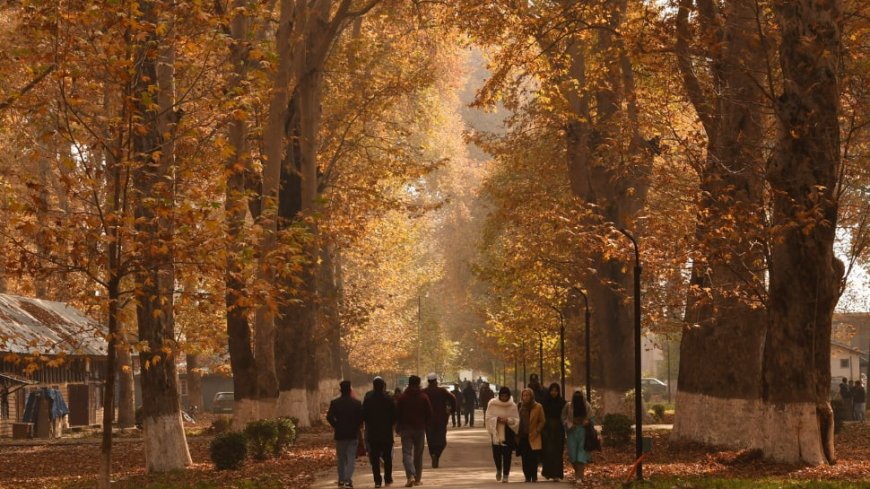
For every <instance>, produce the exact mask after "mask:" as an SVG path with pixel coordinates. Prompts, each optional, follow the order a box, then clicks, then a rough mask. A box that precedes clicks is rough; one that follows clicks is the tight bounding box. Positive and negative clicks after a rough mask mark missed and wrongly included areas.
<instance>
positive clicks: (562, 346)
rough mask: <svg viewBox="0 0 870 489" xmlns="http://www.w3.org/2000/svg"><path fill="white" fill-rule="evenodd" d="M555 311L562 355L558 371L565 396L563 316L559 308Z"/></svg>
mask: <svg viewBox="0 0 870 489" xmlns="http://www.w3.org/2000/svg"><path fill="white" fill-rule="evenodd" d="M556 312H558V313H559V350H560V354H561V357H562V358H561V360H562V361H561V363H560V365H559V368H560V373H561V374H562V378H561V381H562V396H563V397H565V316H564V315H563V314H562V311H560V310H557V311H556Z"/></svg>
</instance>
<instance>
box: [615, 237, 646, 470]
mask: <svg viewBox="0 0 870 489" xmlns="http://www.w3.org/2000/svg"><path fill="white" fill-rule="evenodd" d="M618 231H619V232H620V233H622V234H623V235H625V237H627V238H628V239H630V240H631V243H632V244H633V245H634V416H635V423H634V426H635V428H634V436H635V457H636V460H637V472H636V473H635V479H636V480H639V481H642V480H643V463H642V462H641V461H640V458H641V457H642V456H643V412H642V411H643V407H642V404H641V402H642V400H643V399H642V396H641V385H640V377H641V369H640V272H641V266H640V251H639V250H638V246H637V240H636V239H634V236H632V235H631V234H630V233H629V232H628V231H626V230H625V229H623V228H619V229H618Z"/></svg>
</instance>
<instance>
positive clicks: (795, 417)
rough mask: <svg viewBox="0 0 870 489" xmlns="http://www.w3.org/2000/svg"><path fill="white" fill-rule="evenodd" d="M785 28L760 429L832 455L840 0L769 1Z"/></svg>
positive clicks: (778, 446)
mask: <svg viewBox="0 0 870 489" xmlns="http://www.w3.org/2000/svg"><path fill="white" fill-rule="evenodd" d="M774 9H775V13H776V21H777V24H778V26H779V29H780V32H781V34H782V40H781V44H780V47H779V54H780V65H781V68H782V76H783V80H784V83H783V86H782V93H781V94H780V96H779V98H778V99H777V103H776V116H777V122H778V126H779V127H778V141H777V144H776V147H775V150H774V155H773V157H772V159H771V162H770V165H769V167H768V174H767V175H768V182H769V183H770V187H771V192H772V194H773V212H772V217H771V221H772V225H773V239H772V245H771V247H772V249H771V264H770V300H769V306H768V332H767V337H766V339H765V344H764V357H763V358H764V359H763V372H764V376H763V399H764V403H765V413H764V417H763V418H762V420H763V425H762V426H761V436H762V437H763V444H762V446H763V450H764V453H765V455H766V456H768V457H770V458H772V459H775V460H779V461H783V462H806V463H810V464H820V463H823V462H825V460H828V461H833V459H834V450H833V416H832V411H831V407H830V404H829V402H828V394H829V391H830V380H831V372H830V357H831V318H832V315H833V310H834V307H835V306H836V304H837V300H838V299H839V283H840V279H841V278H842V275H843V272H844V269H843V264H842V263H841V262H840V261H839V260H838V259H837V258H836V257H835V256H834V251H833V244H834V237H835V229H836V225H837V214H838V208H837V202H836V197H835V192H836V186H837V184H838V180H837V179H838V174H839V170H840V138H839V136H840V134H839V130H840V128H839V124H838V113H839V96H840V92H839V83H838V80H837V69H838V59H839V56H840V48H841V46H840V25H839V23H840V21H841V19H842V18H841V11H840V2H839V1H838V0H795V1H792V2H780V3H777V4H775V5H774Z"/></svg>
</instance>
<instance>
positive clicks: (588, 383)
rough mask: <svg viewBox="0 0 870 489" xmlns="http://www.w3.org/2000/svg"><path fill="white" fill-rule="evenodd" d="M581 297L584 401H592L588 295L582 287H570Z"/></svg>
mask: <svg viewBox="0 0 870 489" xmlns="http://www.w3.org/2000/svg"><path fill="white" fill-rule="evenodd" d="M572 288H573V289H574V290H575V291H576V292H577V293H578V294H580V295H581V296H582V297H583V305H584V306H585V307H586V401H587V402H589V403H590V404H591V403H592V340H591V337H592V334H591V332H590V331H591V330H590V329H589V318H590V317H591V314H590V313H589V297H588V296H587V295H586V292H584V291H583V289H580V288H578V287H572Z"/></svg>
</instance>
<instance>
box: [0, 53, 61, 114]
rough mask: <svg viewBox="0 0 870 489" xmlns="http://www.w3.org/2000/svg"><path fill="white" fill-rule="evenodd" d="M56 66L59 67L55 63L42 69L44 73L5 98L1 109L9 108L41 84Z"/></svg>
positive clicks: (0, 105)
mask: <svg viewBox="0 0 870 489" xmlns="http://www.w3.org/2000/svg"><path fill="white" fill-rule="evenodd" d="M56 67H57V65H56V64H54V63H52V64H50V65H48V66H47V67H46V68H45V69H44V70H43V71H42V73H40V74H39V75H37V76H36V78H34V79H33V80H31V81H30V83H28V84H27V85H24V87H22V88H21V90H18V91H17V92H15V93H13V94H12V95H10V96H9V97H7V98H6V100H4V101H3V102H0V110H5V109H8V108H9V107H10V106H11V105H12V104H14V103H15V101H16V100H18V99H19V98H21V97H22V96H23V95H24V94H26V93H27V92H29V91H30V90H32V89H33V87H35V86H36V85H39V82H41V81H42V80H44V79H45V77H47V76H48V75H49V74H50V73H51V72H52V71H54V69H55V68H56Z"/></svg>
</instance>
